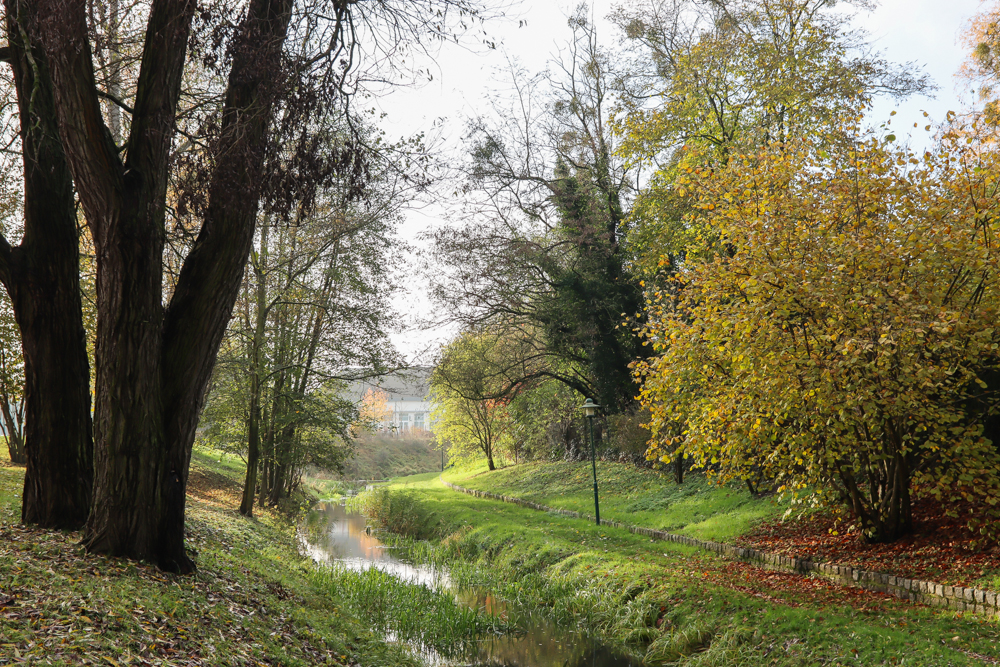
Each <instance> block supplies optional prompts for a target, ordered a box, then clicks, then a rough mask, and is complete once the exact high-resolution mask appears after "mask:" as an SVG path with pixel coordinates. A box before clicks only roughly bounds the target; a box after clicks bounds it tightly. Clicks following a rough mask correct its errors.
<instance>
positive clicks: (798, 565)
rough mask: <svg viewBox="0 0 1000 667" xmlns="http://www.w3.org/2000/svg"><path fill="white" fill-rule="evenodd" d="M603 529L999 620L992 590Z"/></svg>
mask: <svg viewBox="0 0 1000 667" xmlns="http://www.w3.org/2000/svg"><path fill="white" fill-rule="evenodd" d="M441 483H442V484H444V485H445V486H447V487H448V488H450V489H453V490H455V491H460V492H461V493H467V494H469V495H471V496H476V497H478V498H488V499H490V500H500V501H503V502H505V503H511V504H514V505H520V506H521V507H528V508H530V509H534V510H539V511H542V512H553V513H555V514H562V515H563V516H568V517H573V518H576V519H591V520H593V518H594V517H592V516H589V515H587V514H583V513H581V512H574V511H572V510H561V509H556V508H553V507H547V506H545V505H540V504H538V503H533V502H531V501H528V500H522V499H521V498H514V497H512V496H504V495H501V494H499V493H491V492H489V491H478V490H476V489H466V488H463V487H461V486H458V485H457V484H452V483H451V482H447V481H445V480H444V479H443V478H441ZM601 525H607V526H612V527H614V528H624V529H625V530H628V531H629V532H630V533H635V534H637V535H646V536H648V537H651V538H653V539H654V540H662V541H664V542H675V543H677V544H685V545H687V546H692V547H696V548H699V549H704V550H705V551H711V552H713V553H716V554H718V555H719V556H721V557H723V558H730V559H734V560H741V561H744V562H746V563H751V564H753V565H757V566H760V567H763V568H766V569H770V570H782V571H786V572H797V573H798V574H806V575H808V574H815V575H817V576H820V577H823V578H824V579H829V580H831V581H834V582H836V583H839V584H843V585H845V586H854V587H857V588H864V589H866V590H870V591H877V592H879V593H888V594H889V595H894V596H895V597H897V598H900V599H903V600H910V601H912V602H919V603H922V604H926V605H929V606H932V607H947V608H949V609H954V610H955V611H967V612H972V613H975V614H985V615H987V616H988V617H989V618H990V619H997V620H1000V594H997V593H995V592H993V591H984V590H979V589H975V588H965V587H963V586H943V585H941V584H936V583H934V582H931V581H919V580H916V579H904V578H903V577H894V576H892V575H889V574H883V573H881V572H871V571H868V570H862V569H859V568H853V567H849V566H847V565H834V564H832V563H817V562H815V561H812V560H808V559H805V558H791V557H789V556H780V555H778V554H769V553H765V552H763V551H759V550H757V549H752V548H750V547H737V546H733V545H731V544H724V543H722V542H711V541H706V540H699V539H696V538H693V537H688V536H686V535H677V534H675V533H668V532H666V531H662V530H654V529H652V528H643V527H641V526H629V525H626V524H623V523H620V522H618V521H602V522H601Z"/></svg>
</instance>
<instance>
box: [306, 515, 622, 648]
mask: <svg viewBox="0 0 1000 667" xmlns="http://www.w3.org/2000/svg"><path fill="white" fill-rule="evenodd" d="M299 537H300V543H301V548H302V551H303V553H304V554H306V555H308V556H310V557H311V558H312V559H313V560H315V561H316V562H320V563H327V564H333V563H339V564H341V565H342V566H344V567H348V568H351V569H354V570H364V569H367V568H370V567H377V568H379V569H381V570H385V571H386V572H389V573H391V574H393V575H395V576H397V577H399V578H400V579H403V580H406V581H409V582H414V583H420V584H424V585H426V586H430V587H433V588H439V589H449V588H451V581H450V580H449V579H448V575H447V572H444V571H442V570H440V569H438V568H434V567H431V566H420V565H412V564H410V563H405V562H403V561H401V560H399V559H397V558H395V557H393V555H392V553H391V550H390V549H388V548H386V547H385V546H384V545H382V543H381V542H379V540H378V539H377V538H375V537H374V536H373V535H372V534H371V533H370V532H369V530H368V529H367V524H366V521H365V517H364V515H362V514H358V513H354V512H348V511H347V510H346V509H345V508H344V507H343V506H342V505H340V504H337V503H320V504H319V505H317V506H316V507H315V508H314V509H313V510H312V511H311V512H310V513H309V514H308V515H307V517H306V520H305V522H304V523H303V526H302V527H301V530H300V533H299ZM454 593H455V599H456V600H458V601H459V602H460V603H462V604H464V605H466V606H468V607H477V608H480V609H484V610H486V611H487V612H489V613H491V614H506V615H508V616H511V617H513V620H515V621H516V622H517V624H518V626H519V627H522V628H524V629H525V631H526V632H525V634H523V635H520V636H517V637H494V638H488V639H484V640H482V641H480V642H477V644H476V646H475V648H473V649H471V650H470V651H469V653H468V655H466V656H464V658H463V659H462V660H461V661H459V662H455V661H449V660H445V659H444V658H442V657H441V656H439V655H437V654H434V653H431V652H425V651H420V652H419V654H420V656H421V657H422V658H423V659H424V661H425V662H427V663H428V664H429V665H434V666H435V667H450V666H452V665H462V667H639V665H640V664H641V662H640V661H639V660H637V659H633V658H630V657H628V656H626V655H622V654H620V653H618V652H616V651H614V650H613V649H611V648H610V647H608V646H605V645H603V644H601V643H600V642H598V641H597V640H595V639H594V638H593V637H591V636H589V635H586V634H584V633H580V632H577V631H576V630H573V629H566V628H560V627H558V626H556V625H555V624H553V623H552V622H550V621H549V620H548V619H546V618H545V617H544V616H542V615H540V614H536V613H531V612H530V610H529V611H524V610H519V609H511V608H509V607H508V606H507V605H506V604H504V603H503V601H501V600H498V599H496V598H495V597H494V596H492V595H491V594H490V593H489V592H483V591H471V590H458V591H455V592H454Z"/></svg>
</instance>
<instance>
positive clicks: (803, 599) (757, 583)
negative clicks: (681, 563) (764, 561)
mask: <svg viewBox="0 0 1000 667" xmlns="http://www.w3.org/2000/svg"><path fill="white" fill-rule="evenodd" d="M702 576H703V577H704V578H705V579H707V580H708V581H711V582H712V583H713V584H716V585H718V586H723V587H725V588H729V589H732V590H737V591H740V592H742V593H745V594H747V595H751V596H753V597H756V598H760V599H762V600H767V601H768V602H772V603H774V604H780V605H784V606H787V607H799V606H801V605H803V604H806V605H810V606H828V605H832V606H841V605H846V606H850V607H854V608H855V609H858V610H861V611H872V612H881V611H884V610H885V609H886V608H887V607H889V606H895V605H897V604H900V603H899V601H898V600H896V599H895V598H894V597H892V596H891V595H887V594H885V593H877V592H874V591H867V590H864V589H861V588H851V587H848V586H843V585H841V584H838V583H835V582H832V581H828V580H826V579H821V578H819V577H815V576H803V575H801V574H796V573H792V572H776V571H773V570H766V569H763V568H761V567H757V566H756V565H750V564H748V563H741V562H738V561H737V562H731V563H726V565H725V567H723V568H719V569H715V570H707V571H705V572H703V573H702Z"/></svg>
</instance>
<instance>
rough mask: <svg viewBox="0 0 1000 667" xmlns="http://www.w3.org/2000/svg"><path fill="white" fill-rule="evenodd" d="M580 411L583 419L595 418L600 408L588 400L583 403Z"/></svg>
mask: <svg viewBox="0 0 1000 667" xmlns="http://www.w3.org/2000/svg"><path fill="white" fill-rule="evenodd" d="M580 409H581V410H583V414H584V416H585V417H596V416H597V411H598V410H600V409H601V406H600V405H598V404H597V403H594V401H592V400H590V399H589V398H588V399H587V400H586V401H584V402H583V405H581V406H580Z"/></svg>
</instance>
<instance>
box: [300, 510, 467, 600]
mask: <svg viewBox="0 0 1000 667" xmlns="http://www.w3.org/2000/svg"><path fill="white" fill-rule="evenodd" d="M299 537H300V540H299V542H300V545H301V547H300V548H301V549H302V552H303V553H304V554H305V555H307V556H309V557H310V558H312V559H313V560H314V561H315V562H317V563H325V564H327V565H331V564H333V563H339V564H340V565H342V566H344V567H346V568H348V569H351V570H356V571H358V572H361V571H363V570H367V569H368V568H370V567H377V568H378V569H380V570H383V571H385V572H388V573H389V574H391V575H393V576H396V577H399V578H400V579H402V580H404V581H409V582H412V583H416V584H423V585H425V586H429V587H431V588H439V587H440V588H450V587H451V581H450V580H449V579H448V573H447V572H445V571H443V570H441V569H438V568H435V567H433V566H430V565H427V566H423V565H411V564H410V563H404V562H403V561H401V560H399V559H397V558H394V557H393V556H392V554H391V553H390V549H389V548H388V547H386V546H385V545H383V544H382V543H381V542H380V541H379V540H378V539H377V538H375V537H374V536H373V535H372V534H371V533H370V531H369V530H368V524H367V522H366V520H365V515H364V514H359V513H357V512H348V511H347V510H346V509H345V508H344V506H343V505H341V504H339V503H332V502H322V503H319V504H318V505H316V507H314V508H313V509H312V511H310V512H309V514H307V515H306V522H305V531H304V534H303V533H302V532H300V535H299Z"/></svg>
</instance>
